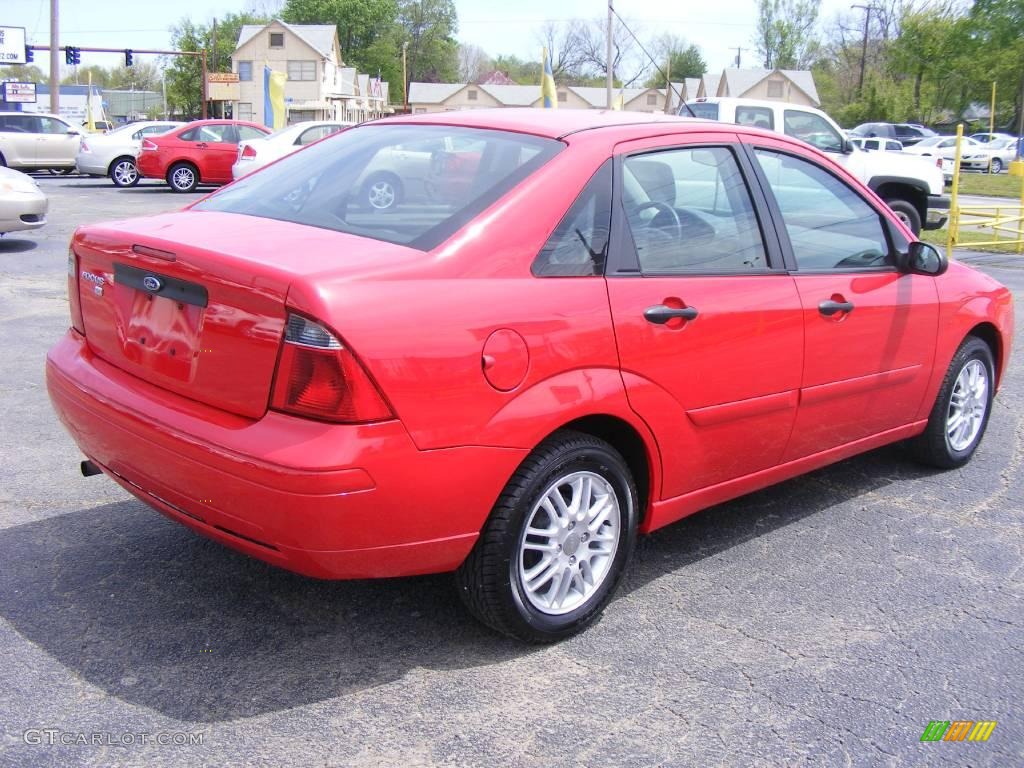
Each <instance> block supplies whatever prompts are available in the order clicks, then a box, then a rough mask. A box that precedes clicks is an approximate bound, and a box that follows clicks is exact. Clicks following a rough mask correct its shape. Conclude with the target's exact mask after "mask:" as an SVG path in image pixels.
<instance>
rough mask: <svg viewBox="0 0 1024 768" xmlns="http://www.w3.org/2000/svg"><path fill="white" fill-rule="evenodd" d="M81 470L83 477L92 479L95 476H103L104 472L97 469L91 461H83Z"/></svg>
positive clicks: (80, 466)
mask: <svg viewBox="0 0 1024 768" xmlns="http://www.w3.org/2000/svg"><path fill="white" fill-rule="evenodd" d="M79 468H80V469H81V470H82V477H92V476H93V475H102V474H103V470H102V469H100V468H99V467H97V466H96V465H95V464H94V463H93V462H92V461H91V460H90V459H86V460H85V461H83V462H82V463H81V464H80V465H79Z"/></svg>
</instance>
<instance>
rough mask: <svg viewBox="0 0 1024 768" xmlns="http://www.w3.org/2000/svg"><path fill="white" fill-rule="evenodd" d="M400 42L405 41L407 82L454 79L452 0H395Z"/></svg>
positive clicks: (455, 55) (455, 23)
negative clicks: (407, 69) (406, 44)
mask: <svg viewBox="0 0 1024 768" xmlns="http://www.w3.org/2000/svg"><path fill="white" fill-rule="evenodd" d="M398 26H399V27H400V28H401V42H402V43H408V44H409V48H408V66H409V81H410V82H412V81H420V82H427V83H445V82H449V83H450V82H454V81H455V79H456V77H457V76H458V71H459V61H458V43H456V41H455V33H456V32H457V31H458V14H457V12H456V10H455V1H454V0H399V2H398Z"/></svg>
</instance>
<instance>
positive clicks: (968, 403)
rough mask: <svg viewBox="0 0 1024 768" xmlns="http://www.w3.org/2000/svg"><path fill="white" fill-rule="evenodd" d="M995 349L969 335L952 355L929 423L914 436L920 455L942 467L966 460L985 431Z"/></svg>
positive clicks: (934, 464)
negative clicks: (920, 432) (922, 431)
mask: <svg viewBox="0 0 1024 768" xmlns="http://www.w3.org/2000/svg"><path fill="white" fill-rule="evenodd" d="M994 371H995V365H994V364H993V360H992V350H991V349H989V346H988V344H986V343H985V342H984V341H982V340H981V339H979V338H978V337H977V336H968V337H967V339H966V340H965V341H964V343H963V344H961V345H960V348H959V349H958V350H957V351H956V354H955V355H953V361H952V362H951V363H950V364H949V370H948V371H946V378H945V379H943V381H942V387H941V388H940V389H939V396H938V397H937V398H936V400H935V405H934V407H933V408H932V412H931V415H930V416H929V418H928V427H927V428H926V429H925V431H924V433H923V434H921V435H919V436H918V437H916V438H914V440H913V441H912V442H911V449H912V450H913V452H914V454H915V455H916V456H917V458H918V459H920V460H921V461H923V462H924V463H926V464H931V465H933V466H936V467H942V468H943V469H953V468H955V467H960V466H963V465H964V464H966V463H967V462H968V461H969V460H970V458H971V456H972V455H973V454H974V451H975V449H976V448H977V447H978V444H979V443H980V442H981V438H982V436H983V435H984V434H985V427H986V426H988V417H989V412H990V411H991V410H992V396H993V391H994V384H995V375H994Z"/></svg>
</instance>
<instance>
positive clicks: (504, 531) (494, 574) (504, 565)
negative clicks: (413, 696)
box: [455, 430, 639, 643]
mask: <svg viewBox="0 0 1024 768" xmlns="http://www.w3.org/2000/svg"><path fill="white" fill-rule="evenodd" d="M577 472H583V473H587V474H588V475H590V476H593V475H597V476H599V478H600V479H601V480H603V481H604V483H607V488H610V489H611V490H612V492H613V493H614V495H615V501H616V502H617V504H618V518H617V521H618V526H617V545H616V548H615V551H614V554H612V555H611V556H610V559H609V561H606V565H605V570H604V571H603V574H604V575H603V576H602V577H601V579H600V580H597V586H596V588H594V589H593V592H592V593H591V594H590V595H589V596H587V595H585V590H579V594H580V599H581V600H582V602H581V603H580V604H578V605H577V606H576V607H575V608H574V609H572V610H569V611H568V612H564V613H559V614H553V613H550V612H545V611H542V610H540V609H539V608H538V607H536V606H535V605H533V604H531V600H536V599H537V598H536V596H535V597H534V598H530V597H528V595H527V594H526V588H525V586H524V584H523V578H522V576H521V574H520V564H521V562H523V563H525V558H526V557H528V556H529V555H530V554H533V553H527V554H523V552H525V548H523V549H522V550H521V546H522V542H524V541H525V540H526V533H525V531H526V527H527V524H528V523H529V522H531V520H533V521H535V520H536V518H534V517H533V515H534V510H535V509H537V510H538V511H539V509H540V502H541V501H542V500H543V499H544V497H545V495H546V494H547V493H548V491H549V490H551V488H552V484H554V483H556V482H557V481H559V480H561V479H563V478H567V477H568V476H570V475H573V474H574V473H577ZM638 508H639V501H638V497H637V491H636V485H635V483H634V482H633V477H632V474H631V473H630V471H629V467H628V466H627V465H626V462H625V461H624V460H623V459H622V456H621V455H620V454H619V453H618V452H617V451H616V450H615V449H614V448H613V447H612V446H611V445H609V444H608V443H606V442H604V441H603V440H599V439H598V438H596V437H592V436H591V435H587V434H583V433H580V432H574V431H570V430H560V431H558V432H556V433H554V434H553V435H552V436H551V437H549V438H548V439H547V440H545V441H544V442H543V443H541V444H540V445H539V446H538V447H537V448H536V449H535V450H534V451H533V452H532V453H531V454H530V455H529V456H528V457H527V458H526V460H525V461H523V463H522V464H521V465H520V466H519V468H518V469H517V470H516V472H515V474H514V475H513V476H512V478H511V479H510V480H509V481H508V484H507V485H506V486H505V489H504V490H503V491H502V493H501V496H500V497H499V498H498V501H497V503H496V504H495V506H494V509H493V510H492V511H491V515H490V517H489V518H488V520H487V523H486V524H485V525H484V528H483V530H482V531H481V533H480V538H479V539H478V540H477V543H476V545H475V546H474V548H473V551H472V552H471V553H470V554H469V557H467V558H466V561H465V562H464V563H463V564H462V566H461V567H460V568H459V570H458V571H457V572H456V577H455V580H456V585H457V589H458V592H459V596H460V597H461V598H462V601H463V602H464V603H465V604H466V607H467V608H468V609H469V611H470V612H471V613H472V614H473V615H474V616H476V617H477V618H478V619H479V620H480V621H482V622H483V623H484V624H486V625H487V626H489V627H491V628H492V629H494V630H496V631H498V632H500V633H502V634H505V635H509V636H510V637H514V638H517V639H519V640H524V641H526V642H530V643H550V642H554V641H557V640H561V639H563V638H566V637H569V636H571V635H574V634H576V633H577V632H580V631H582V630H583V629H585V628H586V627H587V626H589V625H590V624H591V623H593V622H594V621H595V620H596V619H597V618H598V616H600V614H601V611H602V610H603V609H604V607H605V605H607V604H608V601H609V600H610V599H611V597H612V595H613V594H614V592H615V588H616V587H617V586H618V583H619V580H620V579H621V577H622V574H623V572H624V570H625V568H626V565H627V563H628V562H629V560H630V557H631V556H632V553H633V547H634V545H635V543H636V528H637V520H638V516H639V512H638ZM609 518H610V515H609ZM551 521H552V522H553V518H551ZM573 525H574V523H570V524H569V525H568V527H564V526H563V529H564V531H566V532H567V531H569V530H572V526H573ZM603 527H604V523H601V524H600V526H599V527H598V528H597V529H593V530H595V531H596V530H602V529H603ZM588 530H592V529H591V528H590V527H589V526H581V527H580V528H579V529H577V533H576V534H575V540H574V542H573V543H571V545H570V543H569V542H568V541H567V542H566V543H565V548H564V551H563V548H562V546H559V547H558V552H557V554H555V553H552V554H553V557H554V558H556V559H557V558H563V557H564V558H567V559H568V562H570V563H575V565H574V566H572V565H571V566H568V569H569V570H570V571H571V572H572V573H573V574H575V573H580V574H582V573H583V571H582V565H583V561H584V559H585V558H583V557H580V558H579V562H578V563H577V562H576V558H575V557H572V558H569V555H575V553H576V552H578V551H580V550H579V549H578V547H579V546H583V545H582V544H580V543H579V542H580V538H579V537H580V534H581V533H586V531H588ZM611 535H615V534H611ZM598 538H599V537H598V536H597V535H596V533H595V535H594V539H593V540H591V542H590V543H588V544H586V546H585V549H584V550H583V551H590V547H591V546H594V545H595V544H597V539H598ZM586 540H587V536H583V538H582V541H586ZM570 546H571V547H572V549H571V550H570ZM598 546H600V545H599V544H598ZM521 557H522V558H524V559H523V561H521V559H520V558H521ZM537 557H538V558H542V556H541V555H537ZM591 562H593V561H588V568H587V570H588V571H589V570H590V568H589V564H590V563H591ZM525 567H526V566H525V564H524V568H525ZM538 567H539V566H538ZM563 573H564V572H563ZM556 578H558V577H557V576H552V577H551V581H550V582H546V581H539V582H535V583H538V584H541V585H542V584H545V583H550V584H551V591H552V592H554V591H555V589H556V587H555V583H554V580H555V579H556ZM572 578H573V579H574V580H573V581H572V584H573V585H574V586H575V584H576V582H575V576H573V577H572ZM579 583H580V585H581V586H582V585H583V584H584V582H583V580H582V578H581V580H580V582H579ZM538 591H539V589H538ZM562 604H563V605H564V599H563V601H562Z"/></svg>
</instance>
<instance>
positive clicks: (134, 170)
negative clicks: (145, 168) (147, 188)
mask: <svg viewBox="0 0 1024 768" xmlns="http://www.w3.org/2000/svg"><path fill="white" fill-rule="evenodd" d="M107 175H108V176H110V180H111V181H112V182H114V186H115V187H134V186H135V185H136V184H138V183H139V169H138V167H136V165H135V158H134V157H129V156H128V155H125V156H124V157H119V158H117V159H116V160H115V161H114V162H112V163H111V164H110V170H109V172H108V174H107Z"/></svg>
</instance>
